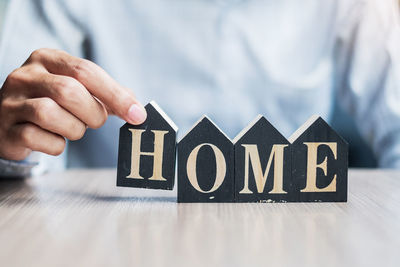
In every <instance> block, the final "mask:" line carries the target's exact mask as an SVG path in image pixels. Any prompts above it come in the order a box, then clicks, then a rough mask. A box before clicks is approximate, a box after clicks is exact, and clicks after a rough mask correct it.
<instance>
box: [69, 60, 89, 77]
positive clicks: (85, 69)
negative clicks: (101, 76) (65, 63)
mask: <svg viewBox="0 0 400 267" xmlns="http://www.w3.org/2000/svg"><path fill="white" fill-rule="evenodd" d="M93 64H94V63H92V62H91V61H89V60H86V59H78V60H77V62H76V63H75V64H74V66H73V71H74V76H75V77H77V78H78V80H84V79H87V77H88V76H89V74H90V73H91V69H92V68H93Z"/></svg>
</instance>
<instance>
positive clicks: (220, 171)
mask: <svg viewBox="0 0 400 267" xmlns="http://www.w3.org/2000/svg"><path fill="white" fill-rule="evenodd" d="M203 146H210V147H211V148H212V150H213V152H214V155H215V163H216V167H217V168H216V174H215V182H214V185H213V187H212V188H211V189H210V190H208V191H205V190H203V189H201V188H200V186H199V183H198V181H197V174H196V170H197V166H196V161H197V154H198V153H199V150H200V148H202V147H203ZM186 172H187V176H188V178H189V181H190V183H191V184H192V186H193V187H194V188H195V189H196V190H197V191H199V192H201V193H211V192H214V191H215V190H217V189H218V188H219V187H220V186H221V185H222V183H223V182H224V179H225V174H226V162H225V157H224V154H222V152H221V150H220V149H219V148H218V147H216V146H215V145H213V144H209V143H204V144H200V145H198V146H197V147H195V148H194V149H193V150H192V152H190V154H189V157H188V161H187V164H186Z"/></svg>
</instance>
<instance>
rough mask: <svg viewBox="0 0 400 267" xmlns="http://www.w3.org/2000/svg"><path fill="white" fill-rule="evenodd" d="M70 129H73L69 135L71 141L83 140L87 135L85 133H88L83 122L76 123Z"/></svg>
mask: <svg viewBox="0 0 400 267" xmlns="http://www.w3.org/2000/svg"><path fill="white" fill-rule="evenodd" d="M70 129H71V133H70V134H69V136H68V139H69V140H71V141H76V140H79V139H81V138H82V137H83V136H84V135H85V132H86V126H85V124H83V123H81V122H79V123H74V124H73V125H72V126H71V128H70Z"/></svg>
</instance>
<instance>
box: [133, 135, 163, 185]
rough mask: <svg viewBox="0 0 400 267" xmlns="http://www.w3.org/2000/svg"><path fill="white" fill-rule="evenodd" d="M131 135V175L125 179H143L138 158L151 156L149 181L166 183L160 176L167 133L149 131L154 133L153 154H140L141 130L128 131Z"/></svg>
mask: <svg viewBox="0 0 400 267" xmlns="http://www.w3.org/2000/svg"><path fill="white" fill-rule="evenodd" d="M129 131H131V133H132V152H131V173H130V174H129V175H128V176H127V177H126V178H133V179H144V178H143V177H142V176H141V175H140V173H139V169H140V156H142V155H143V156H153V175H152V176H151V177H150V178H149V180H155V181H166V180H167V179H165V178H164V177H163V176H162V162H163V150H164V136H165V134H167V133H168V131H159V130H151V131H152V132H153V133H154V152H142V151H141V150H140V147H141V139H142V133H143V132H144V131H145V130H143V129H129Z"/></svg>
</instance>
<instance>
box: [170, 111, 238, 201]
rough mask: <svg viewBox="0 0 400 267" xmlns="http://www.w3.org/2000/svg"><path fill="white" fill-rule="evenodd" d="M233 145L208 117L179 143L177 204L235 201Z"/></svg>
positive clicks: (198, 123) (200, 121)
mask: <svg viewBox="0 0 400 267" xmlns="http://www.w3.org/2000/svg"><path fill="white" fill-rule="evenodd" d="M233 164H234V159H233V144H232V142H231V140H230V139H229V138H228V137H227V136H226V135H225V134H224V133H223V132H222V131H221V130H220V129H219V128H218V127H217V126H216V125H215V124H214V123H213V122H212V121H211V120H210V119H209V118H207V117H206V116H204V117H202V118H201V119H200V120H199V121H198V122H197V123H196V124H195V125H194V126H193V128H192V129H191V130H190V131H189V132H188V133H187V134H186V135H185V136H184V137H183V138H182V139H181V141H180V142H179V143H178V202H232V201H233V200H234V175H233V172H234V171H233V168H234V166H233Z"/></svg>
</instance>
